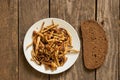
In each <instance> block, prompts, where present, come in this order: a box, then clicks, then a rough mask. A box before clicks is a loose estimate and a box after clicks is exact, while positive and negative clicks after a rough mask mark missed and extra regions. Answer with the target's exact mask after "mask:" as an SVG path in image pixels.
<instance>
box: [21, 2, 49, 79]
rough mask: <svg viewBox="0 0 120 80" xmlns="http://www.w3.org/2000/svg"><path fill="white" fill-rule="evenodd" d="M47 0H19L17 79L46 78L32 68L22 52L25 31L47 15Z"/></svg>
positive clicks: (46, 77)
mask: <svg viewBox="0 0 120 80" xmlns="http://www.w3.org/2000/svg"><path fill="white" fill-rule="evenodd" d="M48 2H49V1H48V0H19V80H48V79H49V75H45V74H42V73H40V72H37V71H36V70H35V69H33V68H32V67H31V66H30V65H29V64H28V62H27V61H26V59H25V57H24V53H23V39H24V36H25V33H26V31H27V30H28V29H29V28H30V26H31V25H32V24H34V23H35V22H36V21H38V20H40V19H42V18H46V17H48V16H49V9H48V6H49V5H48Z"/></svg>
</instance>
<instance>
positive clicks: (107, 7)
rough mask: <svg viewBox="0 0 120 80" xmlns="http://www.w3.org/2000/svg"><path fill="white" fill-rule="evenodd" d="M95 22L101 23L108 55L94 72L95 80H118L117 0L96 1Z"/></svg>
mask: <svg viewBox="0 0 120 80" xmlns="http://www.w3.org/2000/svg"><path fill="white" fill-rule="evenodd" d="M97 20H98V22H102V24H103V28H104V30H105V31H106V35H107V38H108V44H109V46H108V54H107V56H106V61H105V62H104V65H103V66H101V67H100V68H99V69H98V70H97V72H96V80H118V53H119V52H118V47H119V45H118V44H120V42H118V38H119V37H118V36H119V35H118V32H119V25H118V20H119V0H114V1H113V0H98V2H97Z"/></svg>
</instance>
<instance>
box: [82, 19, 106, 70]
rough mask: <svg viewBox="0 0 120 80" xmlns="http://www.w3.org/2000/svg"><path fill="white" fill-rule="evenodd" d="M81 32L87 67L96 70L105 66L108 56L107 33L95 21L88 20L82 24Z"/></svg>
mask: <svg viewBox="0 0 120 80" xmlns="http://www.w3.org/2000/svg"><path fill="white" fill-rule="evenodd" d="M81 31H82V38H83V56H84V64H85V67H86V68H88V69H96V68H98V67H100V66H101V65H102V64H103V62H104V61H105V57H106V54H107V49H108V41H107V39H106V35H105V31H104V30H103V28H102V27H101V26H100V25H99V24H98V23H97V22H96V21H93V20H87V21H84V22H83V23H81Z"/></svg>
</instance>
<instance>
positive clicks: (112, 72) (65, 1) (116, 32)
mask: <svg viewBox="0 0 120 80" xmlns="http://www.w3.org/2000/svg"><path fill="white" fill-rule="evenodd" d="M47 17H56V18H61V19H64V20H66V21H67V22H69V23H70V24H71V25H72V26H73V27H74V28H75V29H76V31H77V32H78V35H79V37H80V39H81V38H82V37H81V31H80V23H81V22H82V21H84V20H88V19H93V20H97V21H98V22H99V23H101V24H102V25H103V29H104V30H105V31H106V35H107V38H108V43H109V49H108V54H107V57H106V60H105V62H104V64H103V66H101V67H100V68H99V69H97V70H93V71H90V70H87V69H86V68H85V67H84V63H83V58H82V56H83V51H82V48H81V52H80V56H79V58H78V59H77V61H76V63H75V64H74V65H73V66H72V67H71V68H70V69H69V70H67V71H65V72H63V73H61V74H57V75H47V74H42V73H40V72H37V71H36V70H34V69H33V68H32V67H31V66H30V65H29V64H28V63H27V61H26V59H25V57H24V55H23V49H22V45H23V39H24V36H25V33H26V31H27V30H28V29H29V28H30V26H31V25H32V24H34V23H35V22H36V21H38V20H40V19H43V18H47ZM119 60H120V1H119V0H0V80H120V61H119Z"/></svg>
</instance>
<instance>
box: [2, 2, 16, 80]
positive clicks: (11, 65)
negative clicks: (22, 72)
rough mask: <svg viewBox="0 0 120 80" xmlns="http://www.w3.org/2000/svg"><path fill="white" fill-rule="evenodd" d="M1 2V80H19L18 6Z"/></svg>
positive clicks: (13, 3)
mask: <svg viewBox="0 0 120 80" xmlns="http://www.w3.org/2000/svg"><path fill="white" fill-rule="evenodd" d="M17 2H18V1H17V0H12V1H10V0H0V80H17V79H18V21H17V20H18V12H17V10H18V7H17V6H18V4H17Z"/></svg>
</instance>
